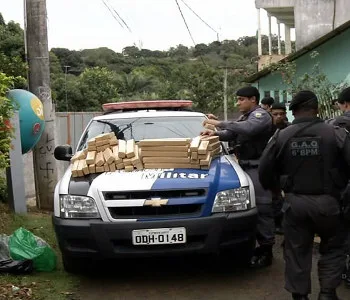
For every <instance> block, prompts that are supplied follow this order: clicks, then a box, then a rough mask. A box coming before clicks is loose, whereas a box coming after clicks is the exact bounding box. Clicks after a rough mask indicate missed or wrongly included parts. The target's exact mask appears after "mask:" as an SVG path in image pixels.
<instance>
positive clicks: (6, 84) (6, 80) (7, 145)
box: [0, 73, 14, 201]
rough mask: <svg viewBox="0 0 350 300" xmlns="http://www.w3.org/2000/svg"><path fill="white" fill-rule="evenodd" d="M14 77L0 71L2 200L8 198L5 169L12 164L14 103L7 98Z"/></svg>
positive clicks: (0, 187)
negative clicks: (11, 120) (10, 154)
mask: <svg viewBox="0 0 350 300" xmlns="http://www.w3.org/2000/svg"><path fill="white" fill-rule="evenodd" d="M13 82H14V78H13V77H8V76H6V75H5V74H4V73H0V201H4V200H6V199H7V186H6V180H5V178H4V174H5V169H6V168H7V167H8V166H9V164H10V158H9V151H10V149H11V138H12V135H13V128H12V125H11V122H10V119H11V117H12V114H13V110H14V105H13V103H12V102H11V101H10V100H9V99H7V98H6V94H7V92H8V90H9V88H10V87H11V86H13Z"/></svg>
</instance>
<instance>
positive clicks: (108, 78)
mask: <svg viewBox="0 0 350 300" xmlns="http://www.w3.org/2000/svg"><path fill="white" fill-rule="evenodd" d="M79 83H80V92H81V95H82V97H83V99H84V110H85V111H86V110H87V111H93V110H97V111H100V110H101V105H102V104H103V103H107V102H110V101H111V100H112V99H118V82H117V76H116V74H115V73H114V72H112V71H109V70H108V69H107V68H100V67H95V68H88V69H85V71H84V72H83V73H82V74H81V75H80V76H79Z"/></svg>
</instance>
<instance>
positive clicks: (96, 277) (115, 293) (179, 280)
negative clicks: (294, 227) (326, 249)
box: [80, 237, 350, 300]
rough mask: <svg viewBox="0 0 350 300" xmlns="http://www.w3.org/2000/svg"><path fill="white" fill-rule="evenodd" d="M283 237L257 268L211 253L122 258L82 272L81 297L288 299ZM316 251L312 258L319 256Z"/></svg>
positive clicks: (347, 293) (348, 294)
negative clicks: (269, 261) (268, 261)
mask: <svg viewBox="0 0 350 300" xmlns="http://www.w3.org/2000/svg"><path fill="white" fill-rule="evenodd" d="M280 244H281V238H280V237H279V238H278V241H277V244H276V246H275V258H274V263H273V265H272V266H271V267H269V268H266V269H264V270H258V271H253V270H249V269H246V268H234V267H232V266H230V265H229V263H227V262H225V261H223V260H217V259H215V258H213V257H195V258H193V257H192V258H177V259H146V260H145V259H143V260H133V261H131V260H124V261H123V262H119V263H115V264H111V265H109V271H107V270H108V269H106V268H103V269H101V270H100V269H98V270H96V272H95V274H92V275H89V276H84V277H83V278H82V285H81V289H80V291H81V299H84V300H122V299H123V300H124V299H125V300H129V299H130V300H134V299H135V300H136V299H152V300H158V299H167V300H168V299H181V300H187V299H188V300H190V299H191V300H195V299H215V300H221V299H222V300H226V299H227V300H228V299H235V300H258V299H259V300H262V299H264V300H265V299H266V300H270V299H271V300H272V299H273V300H289V299H291V296H290V294H288V293H287V292H286V291H285V290H284V288H283V284H284V279H283V272H284V262H283V258H282V248H281V247H280ZM316 256H317V255H316V254H315V255H314V259H316ZM316 269H317V264H316V263H314V269H313V295H312V296H311V298H310V299H311V300H313V299H317V293H318V282H317V276H316ZM338 294H339V296H340V297H341V299H343V300H346V299H350V290H347V289H346V288H345V287H344V286H343V285H342V286H341V287H340V288H339V291H338Z"/></svg>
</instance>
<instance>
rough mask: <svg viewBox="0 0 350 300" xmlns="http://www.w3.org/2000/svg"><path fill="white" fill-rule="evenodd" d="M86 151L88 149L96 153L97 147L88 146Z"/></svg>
mask: <svg viewBox="0 0 350 300" xmlns="http://www.w3.org/2000/svg"><path fill="white" fill-rule="evenodd" d="M87 149H88V151H96V150H97V147H96V146H90V145H88V147H87Z"/></svg>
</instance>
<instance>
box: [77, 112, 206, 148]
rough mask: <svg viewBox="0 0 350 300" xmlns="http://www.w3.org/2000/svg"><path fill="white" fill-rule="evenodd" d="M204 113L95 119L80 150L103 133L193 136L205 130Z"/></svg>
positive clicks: (137, 138)
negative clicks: (201, 114) (179, 115)
mask: <svg viewBox="0 0 350 300" xmlns="http://www.w3.org/2000/svg"><path fill="white" fill-rule="evenodd" d="M204 120H205V117H204V115H203V116H200V117H193V116H191V117H139V118H128V119H113V120H95V121H93V122H91V124H90V126H89V128H88V129H87V130H86V132H85V134H84V136H83V138H82V140H81V143H80V145H79V147H78V150H82V149H84V148H86V144H87V141H88V140H90V139H91V138H94V137H96V136H97V135H99V134H102V133H108V132H114V133H115V135H116V136H117V138H118V139H123V140H130V139H134V140H135V141H140V140H143V139H162V138H193V137H196V136H198V135H199V134H200V132H201V131H202V130H203V125H202V123H203V121H204Z"/></svg>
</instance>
